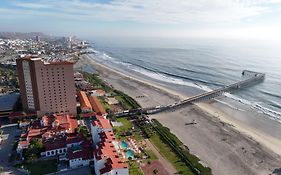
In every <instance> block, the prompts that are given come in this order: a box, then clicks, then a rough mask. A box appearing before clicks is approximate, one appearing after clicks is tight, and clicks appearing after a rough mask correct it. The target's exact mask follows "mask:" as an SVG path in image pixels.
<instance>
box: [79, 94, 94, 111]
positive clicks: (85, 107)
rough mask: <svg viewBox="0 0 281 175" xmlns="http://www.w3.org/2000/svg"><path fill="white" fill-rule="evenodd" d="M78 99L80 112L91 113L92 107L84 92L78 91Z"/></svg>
mask: <svg viewBox="0 0 281 175" xmlns="http://www.w3.org/2000/svg"><path fill="white" fill-rule="evenodd" d="M78 97H79V101H80V108H81V110H82V112H91V111H92V106H91V103H90V101H89V99H88V97H87V94H86V92H85V91H79V92H78Z"/></svg>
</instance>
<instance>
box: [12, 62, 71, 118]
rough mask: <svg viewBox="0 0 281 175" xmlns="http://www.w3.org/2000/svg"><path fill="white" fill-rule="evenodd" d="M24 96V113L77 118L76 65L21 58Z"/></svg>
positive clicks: (20, 78) (19, 65) (19, 70)
mask: <svg viewBox="0 0 281 175" xmlns="http://www.w3.org/2000/svg"><path fill="white" fill-rule="evenodd" d="M16 62H17V71H18V76H19V85H20V94H21V100H22V106H23V109H24V111H35V112H37V115H39V116H42V115H44V114H46V113H69V114H73V115H76V99H75V93H76V92H75V84H74V73H73V64H74V63H73V62H71V61H52V62H45V61H43V59H42V58H37V57H24V58H18V59H17V60H16Z"/></svg>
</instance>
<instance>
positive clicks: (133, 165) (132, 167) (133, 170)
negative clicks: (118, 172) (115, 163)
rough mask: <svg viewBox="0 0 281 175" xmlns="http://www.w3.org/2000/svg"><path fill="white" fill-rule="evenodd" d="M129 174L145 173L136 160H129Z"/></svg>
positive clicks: (139, 174) (138, 174) (140, 174)
mask: <svg viewBox="0 0 281 175" xmlns="http://www.w3.org/2000/svg"><path fill="white" fill-rule="evenodd" d="M129 174H130V175H144V174H143V172H142V170H141V169H140V168H139V166H138V164H137V162H136V161H130V162H129Z"/></svg>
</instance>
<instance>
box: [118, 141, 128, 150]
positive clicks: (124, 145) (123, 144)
mask: <svg viewBox="0 0 281 175" xmlns="http://www.w3.org/2000/svg"><path fill="white" fill-rule="evenodd" d="M120 147H121V148H122V149H127V148H128V143H127V142H126V141H124V140H123V141H121V144H120Z"/></svg>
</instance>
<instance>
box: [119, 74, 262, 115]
mask: <svg viewBox="0 0 281 175" xmlns="http://www.w3.org/2000/svg"><path fill="white" fill-rule="evenodd" d="M242 76H243V77H247V78H246V79H244V80H241V81H238V82H235V83H233V84H230V85H226V86H224V87H221V88H218V89H215V90H212V91H209V92H203V93H201V94H198V95H195V96H192V97H190V98H188V99H185V100H182V101H179V102H176V103H174V104H170V105H166V106H155V107H149V108H138V109H131V110H126V111H123V112H119V113H115V115H116V116H117V117H120V116H127V115H136V114H156V113H159V112H163V111H167V110H171V109H176V108H179V107H181V106H185V105H188V104H192V103H196V102H201V101H205V100H209V99H212V98H215V97H217V96H220V95H222V94H223V93H225V92H230V91H233V90H237V89H240V88H243V87H246V86H249V85H252V84H256V83H259V82H262V81H263V80H264V78H265V74H264V73H259V72H253V71H248V70H244V71H243V72H242Z"/></svg>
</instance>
